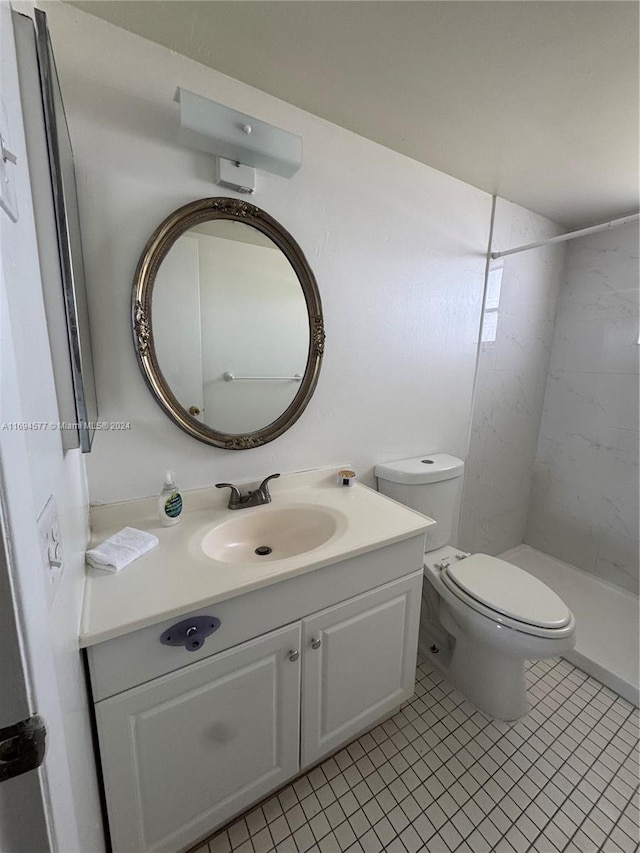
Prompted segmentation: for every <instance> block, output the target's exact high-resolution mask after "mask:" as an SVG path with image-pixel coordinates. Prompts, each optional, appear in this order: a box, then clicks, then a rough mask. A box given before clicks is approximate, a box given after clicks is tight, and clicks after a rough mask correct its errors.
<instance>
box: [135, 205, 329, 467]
mask: <svg viewBox="0 0 640 853" xmlns="http://www.w3.org/2000/svg"><path fill="white" fill-rule="evenodd" d="M132 322H133V336H134V343H135V348H136V354H137V356H138V362H139V364H140V368H141V370H142V372H143V375H144V377H145V379H146V381H147V384H148V385H149V388H150V389H151V392H152V394H153V395H154V397H155V399H156V401H157V402H158V403H159V405H160V406H161V408H162V409H163V411H164V412H165V413H166V414H167V415H168V416H169V417H170V418H171V420H173V421H174V423H176V424H177V425H178V426H179V427H180V428H181V429H183V430H184V431H185V432H187V433H189V435H192V436H193V437H194V438H197V439H198V440H199V441H203V442H206V443H207V444H213V445H215V446H216V447H223V448H227V449H229V450H243V449H247V448H251V447H258V446H260V445H262V444H266V443H267V442H268V441H272V440H273V439H274V438H277V437H278V436H279V435H281V434H282V433H283V432H284V431H285V430H287V429H289V427H290V426H291V425H292V424H293V423H295V421H296V420H297V419H298V418H299V417H300V415H301V414H302V412H303V411H304V409H305V407H306V405H307V403H308V402H309V399H310V398H311V395H312V394H313V391H314V389H315V386H316V383H317V381H318V373H319V370H320V363H321V360H322V354H323V350H324V337H325V336H324V324H323V318H322V305H321V302H320V294H319V292H318V287H317V284H316V281H315V278H314V276H313V273H312V271H311V268H310V267H309V265H308V263H307V261H306V259H305V257H304V255H303V254H302V251H301V250H300V247H299V246H298V244H297V243H296V242H295V240H294V239H293V238H292V237H291V235H290V234H289V233H287V231H285V229H284V228H283V227H282V226H281V225H280V224H279V223H278V222H276V220H275V219H273V218H272V217H271V216H269V215H268V214H267V213H265V212H264V211H263V210H260V208H258V207H255V206H254V205H251V204H248V203H247V202H244V201H239V200H237V199H232V198H206V199H201V200H199V201H194V202H192V203H191V204H187V205H185V206H184V207H181V208H179V209H178V210H176V211H175V212H174V213H172V214H171V215H170V216H168V217H167V219H165V221H164V222H163V223H162V224H161V225H160V226H159V228H157V229H156V231H155V232H154V233H153V235H152V236H151V239H150V240H149V242H148V243H147V245H146V247H145V249H144V252H143V253H142V256H141V258H140V261H139V263H138V268H137V270H136V276H135V280H134V285H133V300H132Z"/></svg>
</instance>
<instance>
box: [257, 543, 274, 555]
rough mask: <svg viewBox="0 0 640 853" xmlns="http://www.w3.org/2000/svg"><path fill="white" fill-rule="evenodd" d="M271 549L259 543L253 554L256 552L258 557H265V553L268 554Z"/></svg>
mask: <svg viewBox="0 0 640 853" xmlns="http://www.w3.org/2000/svg"><path fill="white" fill-rule="evenodd" d="M272 551H273V548H270V547H269V546H268V545H260V547H259V548H256V550H255V551H254V554H257V555H258V557H266V556H267V554H270V553H271V552H272Z"/></svg>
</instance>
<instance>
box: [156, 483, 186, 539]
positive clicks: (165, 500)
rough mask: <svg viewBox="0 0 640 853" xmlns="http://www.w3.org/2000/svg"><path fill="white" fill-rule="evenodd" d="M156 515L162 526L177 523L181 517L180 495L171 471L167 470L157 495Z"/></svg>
mask: <svg viewBox="0 0 640 853" xmlns="http://www.w3.org/2000/svg"><path fill="white" fill-rule="evenodd" d="M158 515H159V516H160V521H161V522H162V524H163V526H164V527H171V526H172V525H174V524H177V523H178V522H179V521H180V519H181V517H182V495H181V494H180V492H179V491H178V489H177V488H176V484H175V482H174V480H173V471H167V476H166V478H165V481H164V486H163V487H162V491H161V492H160V495H159V497H158Z"/></svg>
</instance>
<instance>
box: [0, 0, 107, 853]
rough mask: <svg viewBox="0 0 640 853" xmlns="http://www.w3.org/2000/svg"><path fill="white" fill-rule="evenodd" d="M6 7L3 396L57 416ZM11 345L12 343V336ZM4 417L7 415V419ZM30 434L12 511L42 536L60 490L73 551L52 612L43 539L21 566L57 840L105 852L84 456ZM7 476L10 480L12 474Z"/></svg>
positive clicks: (78, 849) (52, 433)
mask: <svg viewBox="0 0 640 853" xmlns="http://www.w3.org/2000/svg"><path fill="white" fill-rule="evenodd" d="M0 13H1V14H2V26H1V27H0V31H1V35H2V50H1V51H0V57H1V58H2V66H1V84H2V97H3V100H4V103H5V105H6V108H7V114H8V119H9V124H10V129H11V137H12V146H13V148H12V150H13V151H14V152H15V153H16V155H17V158H18V163H17V167H16V168H15V169H12V172H13V175H14V177H15V180H16V191H17V197H18V208H19V219H18V222H17V223H15V224H14V223H11V222H10V221H9V219H8V218H7V217H6V215H5V214H4V213H2V212H0V218H1V221H2V272H3V275H2V278H3V282H4V286H5V287H6V307H5V308H4V312H5V314H4V316H3V323H6V321H7V320H8V321H9V326H10V330H11V337H12V339H13V346H12V347H11V350H12V352H11V353H10V356H11V361H12V362H13V360H15V376H14V373H13V369H9V367H8V366H7V363H4V364H3V371H2V381H3V382H4V383H7V384H8V383H10V382H11V383H12V387H11V388H7V387H6V386H5V387H4V388H3V392H6V394H7V397H4V395H3V400H6V399H8V398H9V393H8V392H9V391H11V392H13V385H16V387H17V389H18V392H19V395H20V404H21V405H20V408H21V412H20V415H21V420H22V421H24V422H27V423H29V422H44V423H49V422H57V421H58V420H59V415H58V407H57V401H56V395H55V387H54V381H53V368H52V362H51V351H50V347H49V339H48V332H47V326H46V317H45V311H44V303H43V296H42V280H41V272H40V269H41V264H42V265H43V266H44V267H45V268H46V265H47V264H51V263H56V264H57V263H59V261H58V258H57V256H55V255H54V256H50V255H48V256H47V255H44V256H43V257H41V258H39V256H38V246H37V242H36V231H35V222H34V215H33V203H32V197H31V188H30V175H29V170H28V168H27V152H26V148H25V139H24V129H23V123H22V112H21V106H20V93H19V87H18V76H17V66H16V57H15V46H14V40H13V32H12V24H11V12H10V9H9V6H8V4H6V3H2V4H0ZM49 191H50V190H49ZM51 227H53V223H51ZM3 305H4V294H3ZM4 343H5V345H6V341H5V342H4ZM13 411H15V410H13ZM5 417H7V412H6V411H5V412H4V413H3V417H2V420H4V419H5ZM8 420H10V419H9V418H8ZM15 435H17V433H11V430H10V429H9V430H0V442H2V443H3V451H4V452H6V453H8V452H9V450H8V447H9V444H10V442H11V441H14V440H15ZM22 435H23V436H24V442H25V443H26V453H27V457H28V463H29V469H28V470H27V471H23V472H22V473H21V474H20V475H19V477H16V476H14V477H13V478H12V479H11V480H10V482H7V481H6V479H5V483H4V485H5V488H6V489H7V494H11V495H14V496H15V495H16V494H21V495H22V499H21V501H20V502H19V504H18V503H17V502H16V501H15V500H13V501H12V504H11V506H10V507H9V513H8V515H9V517H10V518H11V517H13V522H12V523H13V524H14V525H17V524H20V525H22V526H23V527H24V525H29V524H30V525H32V530H31V534H32V537H33V535H34V533H35V530H36V528H35V520H36V518H37V516H38V515H39V514H40V512H41V510H42V508H43V507H44V505H45V504H46V502H47V500H48V498H49V496H50V495H53V496H54V497H55V500H56V502H57V506H58V512H59V518H60V527H61V535H62V543H63V548H64V556H65V561H64V574H63V576H62V579H61V582H60V586H59V589H58V592H57V595H56V597H55V599H54V601H53V603H52V605H51V608H50V609H49V610H47V606H46V598H45V592H44V590H45V587H44V570H43V568H42V564H41V560H40V553H39V546H38V545H37V538H34V541H35V542H36V547H35V549H34V555H33V558H32V559H30V560H29V564H28V565H24V564H22V565H20V564H19V565H18V566H17V570H18V571H19V572H20V576H19V578H18V579H17V580H16V583H17V584H18V587H19V588H20V590H21V591H22V593H23V599H22V607H23V612H22V613H21V617H22V620H23V627H24V630H25V632H26V634H27V637H28V643H29V644H31V645H30V653H31V654H30V659H29V660H28V665H29V668H30V670H31V672H32V675H33V678H34V681H35V688H36V699H35V701H36V703H37V706H38V707H37V710H38V711H39V712H41V713H42V714H43V715H44V716H45V719H46V720H47V723H48V726H49V734H48V747H47V757H46V759H45V764H44V768H45V769H44V772H45V774H46V776H47V778H48V781H49V790H50V798H51V808H52V811H53V815H54V819H55V831H56V839H55V841H56V843H57V845H58V846H57V849H59V850H60V851H64V853H93V851H99V850H102V849H103V847H104V844H103V840H102V829H101V824H100V811H99V804H98V796H97V784H96V777H95V769H94V766H93V753H92V746H91V736H90V730H89V718H88V713H87V707H88V706H87V699H86V692H85V686H84V676H83V670H82V666H81V659H80V653H79V649H78V630H79V621H80V609H81V604H82V593H83V584H84V551H85V548H86V543H87V537H88V498H87V490H86V480H85V470H84V461H83V458H82V456H81V454H80V452H79V451H77V450H70V451H68V452H67V453H66V454H64V453H63V450H62V443H61V438H60V432H59V431H57V430H55V429H42V430H40V429H39V430H26V431H25V432H24V433H22ZM4 474H5V477H6V476H7V472H6V471H5V472H4ZM16 480H19V482H17V481H16ZM5 497H6V495H5ZM14 529H15V528H14ZM35 536H36V537H37V534H35Z"/></svg>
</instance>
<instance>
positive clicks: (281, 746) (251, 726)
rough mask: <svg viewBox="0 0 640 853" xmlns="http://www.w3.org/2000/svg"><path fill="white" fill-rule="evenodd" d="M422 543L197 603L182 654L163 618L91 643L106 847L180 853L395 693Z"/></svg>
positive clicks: (386, 707)
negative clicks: (199, 638) (196, 628)
mask: <svg viewBox="0 0 640 853" xmlns="http://www.w3.org/2000/svg"><path fill="white" fill-rule="evenodd" d="M421 546H422V537H421V536H420V537H417V538H415V539H411V540H406V541H403V542H399V543H396V544H394V545H391V546H388V547H385V548H382V549H379V550H378V551H375V552H373V553H371V554H364V555H361V556H358V557H355V558H353V559H350V560H346V561H344V562H343V563H341V564H336V565H334V566H329V567H327V568H325V569H323V570H319V571H314V572H310V573H308V574H307V575H303V576H300V577H297V578H293V579H291V580H289V581H283V582H281V583H277V584H273V585H271V586H269V587H266V588H264V589H260V590H256V591H254V592H251V593H247V594H245V595H242V596H238V597H236V598H234V599H229V600H227V601H222V602H219V603H218V604H214V605H211V606H209V607H207V608H204V609H203V611H200V612H207V613H208V614H209V615H211V616H216V617H217V618H219V619H220V628H219V630H217V631H215V633H213V634H212V635H211V636H210V637H208V638H207V639H206V641H205V642H204V644H203V646H202V648H201V649H199V650H198V651H197V652H194V653H190V652H187V651H186V650H185V649H184V648H174V647H167V646H165V645H162V644H160V642H159V637H160V635H161V633H162V632H163V631H164V630H166V629H167V628H168V627H170V626H171V622H164V623H161V624H159V625H155V626H150V627H147V628H145V629H142V630H139V631H137V632H133V633H132V634H129V635H125V636H122V637H119V638H115V639H113V640H110V641H107V642H105V643H99V644H97V645H96V646H93V647H91V648H89V649H88V661H89V669H90V673H91V681H92V688H93V693H94V700H97V701H95V714H96V722H97V731H98V740H99V749H100V760H101V765H102V775H103V781H104V790H105V796H106V802H107V811H108V816H109V828H110V833H111V840H112V845H113V850H114V853H151V851H153V853H161V851H163V853H177V851H178V850H181V849H187V848H188V847H189V846H190V845H192V844H195V843H196V842H197V841H198V840H199V839H200V838H202V837H204V836H206V835H207V834H209V833H211V832H213V831H214V830H215V829H216V828H217V827H218V826H220V825H222V824H223V823H225V822H226V821H227V820H229V819H230V818H232V817H233V816H234V815H236V814H237V813H239V812H241V811H242V810H243V809H245V808H247V807H249V806H250V805H251V804H252V803H254V802H257V801H259V800H260V799H261V798H263V797H264V796H266V795H267V794H268V793H269V792H270V791H273V790H276V789H277V788H279V787H280V786H281V785H283V784H284V783H285V782H286V781H287V780H289V779H291V778H293V777H295V776H296V775H297V774H298V773H299V772H300V771H302V770H304V769H306V768H308V767H310V766H312V765H313V764H314V763H316V762H317V761H319V760H320V759H321V758H323V757H324V756H326V755H328V754H330V753H331V752H333V751H335V750H336V749H337V748H338V747H340V746H341V745H342V744H344V743H347V742H349V741H350V740H352V739H353V738H354V737H356V736H357V735H358V734H360V733H362V732H363V731H365V730H366V729H367V728H368V727H370V726H371V725H373V724H375V723H376V722H378V721H379V720H381V719H383V718H384V717H386V716H387V715H389V714H390V713H392V712H393V711H394V710H395V709H396V708H398V707H399V706H400V704H401V703H402V702H403V701H405V700H407V699H408V698H409V697H410V696H411V694H412V693H413V687H414V677H415V663H416V650H417V638H418V622H419V613H420V600H421V590H422V570H421V569H420V570H418V571H415V570H413V571H411V569H415V568H417V566H416V562H418V561H419V560H420V557H421V553H422V551H421ZM419 565H420V563H419V562H418V566H419ZM407 569H409V570H410V573H407ZM186 615H188V616H195V615H198V613H192V614H186ZM182 618H184V617H182ZM175 621H178V620H174V622H175ZM283 625H284V627H280V626H283Z"/></svg>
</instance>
